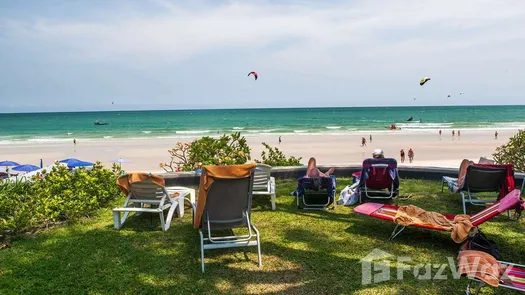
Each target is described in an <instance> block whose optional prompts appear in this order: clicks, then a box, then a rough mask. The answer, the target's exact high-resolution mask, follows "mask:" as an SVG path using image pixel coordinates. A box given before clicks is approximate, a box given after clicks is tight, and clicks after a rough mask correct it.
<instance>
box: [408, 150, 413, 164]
mask: <svg viewBox="0 0 525 295" xmlns="http://www.w3.org/2000/svg"><path fill="white" fill-rule="evenodd" d="M413 160H414V151H413V150H412V148H410V149H409V150H408V161H409V162H410V163H412V161H413Z"/></svg>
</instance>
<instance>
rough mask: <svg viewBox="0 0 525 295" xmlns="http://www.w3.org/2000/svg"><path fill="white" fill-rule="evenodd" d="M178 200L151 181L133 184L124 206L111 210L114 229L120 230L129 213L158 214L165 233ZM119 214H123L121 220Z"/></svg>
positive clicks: (146, 180)
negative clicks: (165, 214)
mask: <svg viewBox="0 0 525 295" xmlns="http://www.w3.org/2000/svg"><path fill="white" fill-rule="evenodd" d="M179 198H180V197H177V196H173V197H170V195H169V194H168V192H167V191H166V188H165V187H164V186H161V185H159V184H157V183H154V182H153V181H152V180H151V179H145V180H142V181H138V182H134V183H133V184H131V186H130V188H129V193H128V196H127V198H126V201H125V202H124V205H123V206H122V207H120V208H114V209H113V222H114V225H115V229H120V228H122V226H123V224H124V222H125V221H126V219H127V218H128V216H129V213H130V212H136V213H139V214H140V213H142V212H149V213H157V214H159V217H160V224H161V227H162V230H163V231H166V230H168V229H169V228H170V226H171V220H172V218H173V213H174V212H175V209H176V208H177V206H178V204H179ZM184 200H186V201H188V202H189V203H190V204H191V201H190V200H189V199H187V198H184ZM145 204H149V205H150V206H151V207H149V208H145V207H144V205H145ZM168 209H169V211H168V215H167V216H166V218H164V211H165V210H168ZM121 212H124V216H123V217H122V218H121Z"/></svg>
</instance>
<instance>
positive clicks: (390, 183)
mask: <svg viewBox="0 0 525 295" xmlns="http://www.w3.org/2000/svg"><path fill="white" fill-rule="evenodd" d="M353 177H354V178H359V186H358V187H357V190H358V194H359V203H362V199H363V196H364V197H367V198H370V199H393V198H395V197H397V195H398V193H399V172H398V170H397V161H396V159H393V158H369V159H366V160H364V161H363V168H362V170H361V172H358V173H354V174H353Z"/></svg>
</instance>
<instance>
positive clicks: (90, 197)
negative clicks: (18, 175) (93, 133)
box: [0, 162, 122, 233]
mask: <svg viewBox="0 0 525 295" xmlns="http://www.w3.org/2000/svg"><path fill="white" fill-rule="evenodd" d="M44 174H45V177H43V178H40V177H35V178H34V179H33V180H32V181H30V182H29V181H27V182H16V183H7V182H6V183H2V184H0V229H1V230H2V231H4V230H9V231H11V232H12V233H16V232H20V231H24V230H27V229H29V228H33V227H44V226H48V225H49V224H52V223H55V222H58V221H72V220H76V219H79V218H81V217H89V216H90V215H92V214H93V213H95V212H96V210H97V209H99V208H101V207H104V206H107V205H108V203H109V202H110V201H112V200H114V199H116V198H117V197H119V196H120V195H121V194H122V193H121V192H120V190H119V189H118V188H117V186H116V185H115V181H116V179H117V177H118V175H119V174H120V170H119V169H118V168H117V167H116V166H113V170H109V169H106V168H104V167H103V166H102V165H101V164H100V162H97V163H96V164H95V165H94V166H93V168H92V169H82V168H81V169H76V170H75V171H70V170H69V169H67V168H66V167H64V166H57V167H53V168H52V170H51V171H49V173H46V172H45V171H44Z"/></svg>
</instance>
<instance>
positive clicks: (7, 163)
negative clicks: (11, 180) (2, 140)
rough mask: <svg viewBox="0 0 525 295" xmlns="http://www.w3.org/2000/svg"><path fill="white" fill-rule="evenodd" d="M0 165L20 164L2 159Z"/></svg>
mask: <svg viewBox="0 0 525 295" xmlns="http://www.w3.org/2000/svg"><path fill="white" fill-rule="evenodd" d="M0 166H3V167H9V166H20V164H18V163H17V162H13V161H2V162H0Z"/></svg>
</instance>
